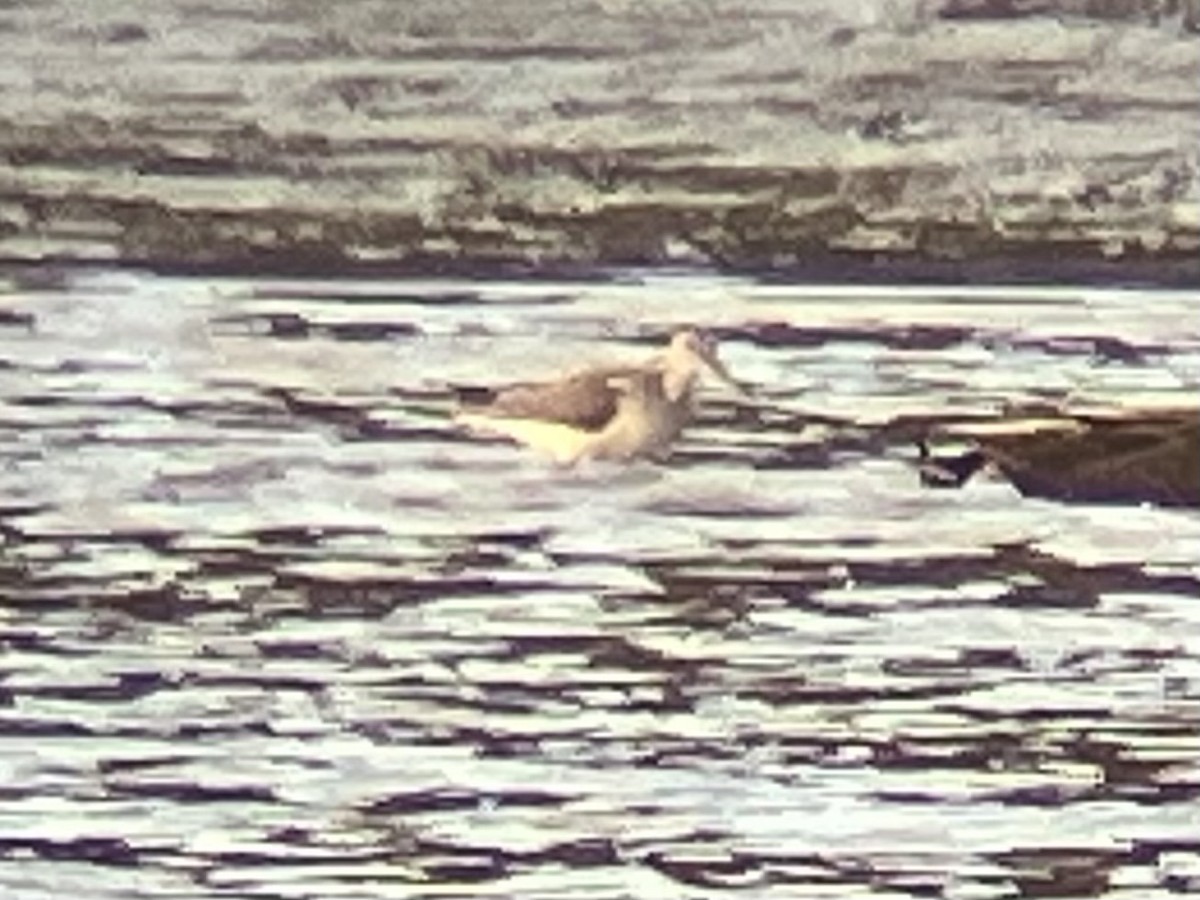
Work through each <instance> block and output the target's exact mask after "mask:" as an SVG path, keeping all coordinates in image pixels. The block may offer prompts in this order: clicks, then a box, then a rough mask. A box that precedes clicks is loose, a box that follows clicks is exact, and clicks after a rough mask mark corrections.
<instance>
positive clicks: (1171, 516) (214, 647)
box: [0, 274, 1200, 898]
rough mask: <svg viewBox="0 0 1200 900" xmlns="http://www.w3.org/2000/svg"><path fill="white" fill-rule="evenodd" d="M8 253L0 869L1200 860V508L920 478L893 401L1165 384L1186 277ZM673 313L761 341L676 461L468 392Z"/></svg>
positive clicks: (171, 875)
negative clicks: (590, 456)
mask: <svg viewBox="0 0 1200 900" xmlns="http://www.w3.org/2000/svg"><path fill="white" fill-rule="evenodd" d="M23 283H26V284H28V283H30V282H28V281H25V282H23ZM2 300H3V305H2V308H3V310H4V312H3V315H0V361H2V364H0V401H2V403H0V483H2V485H3V503H2V505H0V535H2V543H0V586H2V587H3V603H2V604H0V646H2V647H3V654H2V655H0V736H2V739H0V748H2V749H0V766H2V767H3V772H4V775H5V777H4V778H3V779H0V794H2V796H3V800H4V802H3V803H2V804H0V886H3V890H4V893H5V895H6V896H14V897H51V896H53V897H59V896H62V895H63V894H64V893H65V892H68V891H77V892H79V893H81V894H82V895H86V896H89V897H113V898H116V897H132V896H145V897H151V896H153V897H198V896H237V897H254V898H259V897H261V898H276V897H323V898H324V897H363V898H366V897H372V898H373V897H387V896H403V897H424V896H430V897H432V896H439V897H446V896H480V895H490V896H521V897H539V896H545V897H550V896H554V897H560V896H561V897H622V896H625V897H644V896H660V895H662V896H687V897H693V896H709V895H716V894H723V893H727V892H729V891H732V890H736V891H738V892H739V893H741V894H744V895H746V896H755V897H771V896H779V897H794V896H818V897H819V896H854V895H865V894H868V893H869V894H871V896H886V897H946V898H968V897H969V898H975V897H1011V896H1027V897H1037V896H1110V895H1111V896H1114V897H1117V896H1129V897H1134V896H1136V897H1150V896H1169V895H1172V894H1178V893H1187V892H1191V891H1196V890H1200V840H1197V839H1196V837H1195V836H1196V835H1197V834H1200V814H1198V812H1197V810H1200V802H1198V801H1200V745H1198V744H1197V742H1196V739H1195V736H1196V733H1197V728H1198V727H1200V656H1198V654H1197V649H1196V648H1197V647H1200V605H1198V603H1197V598H1200V520H1197V518H1196V516H1195V514H1194V513H1190V512H1181V511H1165V510H1157V509H1152V508H1140V509H1139V508H1132V509H1131V508H1125V509H1117V508H1105V507H1100V506H1093V507H1086V506H1084V507H1066V506H1061V505H1058V504H1055V503H1049V502H1042V501H1032V500H1026V499H1023V498H1021V497H1019V495H1017V494H1016V493H1015V492H1014V491H1013V490H1012V489H1011V488H1009V487H1007V486H1006V485H1003V484H1000V483H995V482H993V483H988V482H981V483H979V484H978V485H973V486H971V487H969V488H968V489H966V490H965V491H963V492H958V493H950V494H946V493H941V492H923V491H922V490H921V489H920V488H919V487H918V485H917V480H916V477H915V475H914V473H913V472H912V469H911V466H910V463H911V459H912V451H911V449H910V444H909V439H910V438H911V435H912V433H913V428H914V427H915V426H914V423H921V422H924V421H927V420H928V419H929V418H930V417H933V418H937V417H940V416H947V415H954V416H985V415H989V414H993V413H994V412H995V411H996V410H997V409H998V408H1000V407H1001V406H1002V405H1003V404H1005V403H1007V402H1011V401H1014V400H1016V401H1028V400H1036V399H1046V398H1049V399H1056V398H1059V397H1064V396H1071V397H1076V398H1081V399H1084V400H1102V401H1114V400H1117V399H1125V400H1128V399H1129V398H1134V399H1140V400H1141V401H1146V402H1149V401H1151V400H1155V401H1157V400H1161V399H1164V398H1165V399H1166V400H1169V401H1173V402H1178V401H1179V400H1180V399H1181V398H1183V397H1189V399H1190V394H1189V393H1188V391H1189V385H1191V386H1194V384H1195V383H1196V380H1197V376H1200V349H1198V348H1200V332H1196V331H1195V330H1194V329H1193V330H1191V331H1189V330H1188V328H1187V326H1186V325H1181V323H1186V322H1187V321H1190V320H1189V319H1188V318H1187V317H1186V316H1185V315H1184V311H1185V310H1186V309H1188V308H1190V304H1191V303H1194V301H1195V298H1194V297H1190V296H1187V295H1185V294H1170V293H1161V292H1160V293H1155V294H1144V295H1143V294H1138V293H1136V292H1115V291H1114V292H1097V291H1088V292H1086V293H1084V294H1075V293H1072V292H1070V291H1065V290H1064V291H1043V292H1036V291H1031V292H1025V293H1020V292H1017V293H1009V294H991V293H987V292H979V291H976V292H972V291H968V290H965V289H964V290H953V291H952V290H943V291H941V292H934V293H929V292H919V291H913V292H891V293H883V292H879V293H872V292H871V291H869V290H862V291H859V292H857V293H856V292H847V291H842V290H839V291H826V292H823V291H820V290H812V289H810V290H801V289H798V288H786V287H784V286H759V285H755V284H752V283H749V282H738V281H715V280H711V279H707V278H703V277H683V276H679V277H677V278H672V279H658V278H651V277H644V278H639V277H628V278H626V279H623V281H621V282H614V283H606V282H602V281H600V282H594V283H589V284H586V285H583V284H580V285H531V284H485V283H480V284H467V283H464V284H462V285H456V284H448V283H436V282H430V283H424V284H422V283H410V284H405V283H387V284H384V283H378V284H375V283H361V284H359V283H356V284H345V283H341V284H330V285H321V284H311V283H310V284H294V285H292V284H247V283H241V282H207V281H186V280H185V281H172V280H162V279H160V280H155V279H142V278H137V277H132V276H117V275H111V274H97V275H94V276H88V277H86V278H83V279H82V280H80V281H79V282H78V283H74V282H71V281H70V280H68V281H67V282H65V283H62V284H58V285H52V286H50V287H48V288H46V289H37V290H30V289H28V288H22V287H19V286H17V285H16V283H13V284H11V285H10V287H9V289H8V292H7V294H5V295H4V296H3V298H2ZM683 321H698V322H701V323H704V324H708V325H711V326H714V327H716V328H717V329H718V330H719V331H720V332H721V333H722V334H723V336H724V337H725V348H726V350H725V355H726V357H727V359H728V362H729V363H730V365H731V367H732V368H734V369H735V370H736V371H737V372H738V374H739V376H741V377H743V378H745V379H747V380H749V381H752V382H754V383H755V384H757V385H759V387H760V390H759V391H758V394H757V396H756V398H755V399H754V400H753V401H734V400H732V399H730V398H728V397H724V396H721V395H720V394H718V393H715V392H714V393H713V394H712V395H711V397H709V398H707V399H708V401H709V402H707V403H706V405H705V408H704V414H703V416H702V420H701V422H700V423H699V424H698V426H697V427H696V428H695V429H694V431H693V433H692V434H691V435H690V437H689V439H688V441H687V442H686V443H685V445H684V446H682V447H681V448H680V452H679V453H678V455H677V457H676V459H675V460H673V461H672V463H671V464H670V465H668V466H665V467H660V466H651V465H645V466H634V467H631V468H628V469H620V470H618V469H610V468H605V467H601V466H596V467H592V468H584V469H581V470H578V471H571V472H566V471H560V470H555V469H554V468H552V467H550V466H547V465H545V464H543V463H541V462H539V461H537V460H534V459H531V458H529V457H528V456H527V455H525V454H522V453H519V452H517V451H514V450H513V449H512V448H509V447H507V446H505V445H503V444H496V443H489V442H478V441H472V440H468V439H466V438H465V437H464V436H462V435H460V434H458V433H456V432H455V431H454V429H453V427H452V425H451V424H450V423H449V421H448V419H447V416H446V413H447V411H448V410H449V409H450V408H451V405H452V403H453V401H454V398H455V397H456V396H458V395H459V394H461V393H462V392H463V391H466V390H469V389H471V388H473V387H478V386H480V385H484V384H488V383H492V382H494V381H496V380H500V379H503V378H507V377H512V378H522V377H529V376H533V375H537V374H541V373H544V372H546V371H553V370H554V369H556V368H558V367H560V366H564V365H570V364H573V363H574V362H575V361H576V360H577V359H578V358H579V357H580V356H581V355H584V354H586V355H587V356H595V355H598V354H599V355H603V354H605V353H620V352H621V351H622V350H624V351H627V352H636V353H641V352H645V347H646V345H648V344H649V343H650V342H652V341H653V340H656V339H658V338H659V337H660V336H661V335H662V334H665V333H666V332H667V331H669V330H670V328H671V327H672V326H673V325H674V324H676V323H679V322H683ZM1114 348H1115V349H1114Z"/></svg>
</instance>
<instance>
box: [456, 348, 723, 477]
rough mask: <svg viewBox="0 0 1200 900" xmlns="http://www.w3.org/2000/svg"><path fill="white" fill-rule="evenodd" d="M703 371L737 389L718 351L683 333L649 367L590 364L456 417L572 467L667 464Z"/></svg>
mask: <svg viewBox="0 0 1200 900" xmlns="http://www.w3.org/2000/svg"><path fill="white" fill-rule="evenodd" d="M704 369H708V370H710V371H713V372H714V373H715V374H717V376H718V377H720V378H722V379H723V380H725V381H727V382H729V383H734V382H733V380H732V378H730V376H729V374H728V373H727V372H726V371H725V369H724V367H723V366H722V365H721V363H720V361H719V360H718V359H717V356H716V350H715V348H714V347H712V345H711V344H709V343H708V342H706V341H704V340H703V339H702V338H700V336H699V335H697V334H696V333H695V332H694V331H683V332H680V333H679V334H677V335H676V336H675V337H674V338H673V339H672V341H671V345H670V346H669V347H668V348H667V350H666V351H665V352H664V353H662V354H659V355H658V356H656V357H653V358H652V359H650V360H647V361H646V362H645V363H643V364H640V365H617V366H613V365H604V366H591V367H589V368H585V369H580V370H578V371H576V372H573V373H570V374H568V375H566V376H564V377H562V378H560V379H557V380H553V381H546V382H539V383H534V384H519V385H514V386H512V387H509V388H506V389H504V390H501V391H499V392H498V393H497V394H496V395H495V397H494V398H493V399H492V401H491V402H490V403H488V404H486V405H482V406H477V407H470V408H466V409H463V410H462V411H460V412H459V413H458V415H457V419H458V421H460V422H461V423H463V424H464V425H467V426H468V427H469V428H471V429H472V430H474V431H479V432H483V433H487V434H494V435H501V436H504V437H508V438H510V439H512V440H515V441H517V442H518V443H521V444H524V445H526V446H528V447H530V448H532V449H534V450H537V451H540V452H542V453H543V454H545V455H548V456H550V457H551V458H553V459H554V460H556V461H557V462H560V463H565V464H571V463H575V462H578V461H579V460H582V459H613V460H629V459H634V458H637V457H651V458H662V457H664V456H666V454H667V453H668V452H669V451H670V448H671V446H672V444H673V443H674V442H675V440H676V439H677V438H678V437H679V436H680V434H681V433H682V432H683V430H684V428H685V427H686V426H687V424H688V423H689V422H690V421H691V420H692V417H693V415H694V393H695V387H696V383H697V381H698V380H699V377H700V373H701V371H702V370H704Z"/></svg>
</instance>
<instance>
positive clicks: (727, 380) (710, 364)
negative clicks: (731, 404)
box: [700, 348, 750, 397]
mask: <svg viewBox="0 0 1200 900" xmlns="http://www.w3.org/2000/svg"><path fill="white" fill-rule="evenodd" d="M700 359H701V361H702V362H703V363H704V366H705V368H707V369H708V371H710V372H712V373H713V375H715V376H716V377H717V379H718V380H719V381H720V382H721V383H722V384H725V385H727V386H728V387H731V388H733V390H734V391H736V392H737V393H738V394H741V395H742V396H743V397H749V396H750V389H749V387H747V386H746V385H745V384H743V383H742V382H740V381H738V380H737V379H736V378H734V377H733V375H732V374H730V371H729V369H727V368H725V363H723V362H721V358H720V357H719V356H717V352H716V350H715V349H711V348H706V349H705V352H704V353H702V354H700Z"/></svg>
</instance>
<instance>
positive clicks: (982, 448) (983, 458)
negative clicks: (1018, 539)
mask: <svg viewBox="0 0 1200 900" xmlns="http://www.w3.org/2000/svg"><path fill="white" fill-rule="evenodd" d="M942 430H943V431H945V432H947V433H949V434H954V435H958V436H960V437H966V438H969V439H970V440H971V441H972V442H973V443H974V444H975V446H974V448H972V449H970V450H968V451H967V452H966V453H963V454H961V455H958V456H942V457H934V456H932V455H931V454H930V453H929V449H928V446H927V445H926V444H925V442H924V441H920V442H918V444H917V447H918V451H919V453H920V461H919V470H920V474H921V480H922V482H923V483H924V484H926V485H928V486H933V487H959V486H961V485H962V484H963V483H965V482H966V481H967V480H968V479H969V478H970V477H971V476H972V475H974V474H975V473H976V472H977V471H979V469H981V468H983V467H984V466H987V465H990V466H992V467H994V468H996V469H998V470H999V471H1000V472H1001V474H1003V475H1004V477H1005V478H1007V479H1008V480H1009V481H1010V482H1012V485H1013V486H1014V487H1015V488H1016V489H1017V490H1018V491H1020V492H1021V493H1022V494H1025V495H1027V496H1031V497H1048V498H1051V499H1057V500H1074V501H1083V502H1100V503H1141V502H1146V503H1154V504H1158V505H1160V506H1200V410H1197V409H1158V410H1155V409H1143V410H1137V409H1129V410H1103V411H1095V412H1087V413H1083V412H1077V413H1059V414H1057V415H1053V416H1039V417H1036V418H1014V419H1004V420H1000V421H998V422H990V423H979V424H975V425H966V426H958V427H954V428H944V429H942Z"/></svg>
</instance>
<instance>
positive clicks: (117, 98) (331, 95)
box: [0, 0, 1200, 284]
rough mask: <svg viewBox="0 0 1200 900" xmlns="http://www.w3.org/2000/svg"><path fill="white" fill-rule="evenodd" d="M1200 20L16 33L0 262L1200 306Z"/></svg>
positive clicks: (676, 17) (109, 21) (697, 11)
mask: <svg viewBox="0 0 1200 900" xmlns="http://www.w3.org/2000/svg"><path fill="white" fill-rule="evenodd" d="M1198 18H1200V14H1198V10H1197V4H1196V3H1193V2H1169V0H1163V2H1157V3H1155V2H1138V3H1132V2H1131V3H1122V2H1116V0H1114V2H1109V3H1083V2H1071V0H1060V2H1039V3H1023V2H1017V0H1011V2H999V0H992V2H984V0H976V2H969V0H944V2H940V3H934V2H926V3H914V4H899V3H889V2H885V0H871V2H862V3H855V4H841V3H835V2H833V0H827V2H824V3H809V4H804V5H803V7H797V6H796V4H793V3H785V2H781V0H755V2H752V3H749V4H739V5H738V7H737V12H736V14H735V13H734V12H731V11H728V10H725V9H723V8H722V7H720V6H719V5H717V4H707V5H706V4H696V3H684V2H666V3H656V4H654V5H653V6H652V7H645V6H643V5H637V4H632V3H625V2H620V0H606V2H599V0H597V2H584V0H572V2H569V3H563V4H558V5H556V7H555V9H554V12H553V13H552V14H548V13H547V12H546V8H545V6H544V5H543V4H541V3H533V2H528V0H508V2H504V3H501V4H477V5H476V6H474V7H470V6H469V7H468V8H467V10H466V11H465V12H464V11H463V10H457V11H456V12H455V13H453V14H451V13H449V12H446V11H444V9H443V4H441V3H437V2H433V0H418V2H410V3H405V4H394V3H385V2H369V0H359V2H353V3H344V4H341V5H339V7H338V8H337V9H336V10H331V9H329V8H327V7H326V6H325V5H323V4H315V3H314V4H304V3H284V2H273V3H272V2H268V3H262V4H256V5H254V6H253V7H252V8H249V7H247V8H242V7H241V6H240V5H236V4H229V5H222V4H219V3H184V2H175V3H172V4H169V5H168V4H161V3H151V2H149V0H144V2H141V3H130V4H123V5H122V8H121V10H120V11H119V12H104V11H101V10H100V9H99V8H97V9H95V10H92V9H89V10H87V11H79V10H76V9H75V8H74V7H68V6H67V5H66V4H65V3H62V2H49V3H37V4H33V3H29V4H23V3H19V2H14V3H8V4H5V11H4V21H3V24H2V25H0V46H2V47H3V48H4V50H5V52H4V54H3V55H2V56H3V59H4V61H3V62H0V85H2V90H0V258H3V259H6V260H8V261H20V262H25V261H39V262H40V261H46V260H47V259H54V260H84V261H92V262H96V261H102V262H109V263H120V264H133V265H144V266H149V267H153V268H157V269H164V270H196V269H209V270H221V271H275V272H290V273H312V272H320V273H343V274H345V273H365V272H369V271H388V272H404V271H415V270H437V271H457V272H462V271H468V270H478V269H483V270H488V269H505V270H513V269H519V270H524V271H530V270H545V269H555V270H559V271H561V270H562V269H564V268H569V269H591V268H595V267H597V266H607V265H664V264H666V265H679V264H684V265H708V266H717V267H721V268H728V269H753V270H756V271H759V272H762V271H779V272H783V273H788V274H800V275H810V276H813V277H820V278H824V279H831V278H864V279H871V280H884V281H886V280H907V279H920V278H930V277H938V278H948V279H956V280H958V279H964V278H965V279H970V278H985V279H989V280H1004V279H1006V278H1025V279H1046V280H1056V279H1091V280H1097V279H1099V280H1117V281H1122V280H1136V281H1146V282H1159V283H1176V284H1178V283H1184V284H1188V283H1196V282H1197V281H1200V253H1198V252H1197V251H1200V178H1198V176H1197V172H1198V166H1197V150H1196V148H1197V146H1200V124H1198V122H1200V119H1198V118H1197V116H1196V114H1195V113H1196V100H1197V97H1196V84H1197V83H1200V54H1198V53H1197V48H1198V44H1197V36H1196V29H1197V20H1198Z"/></svg>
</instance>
